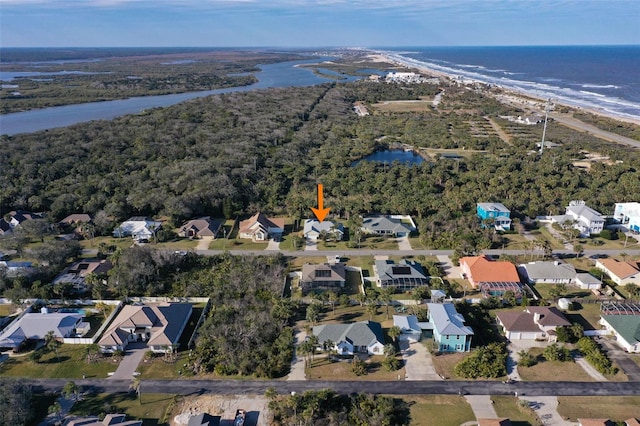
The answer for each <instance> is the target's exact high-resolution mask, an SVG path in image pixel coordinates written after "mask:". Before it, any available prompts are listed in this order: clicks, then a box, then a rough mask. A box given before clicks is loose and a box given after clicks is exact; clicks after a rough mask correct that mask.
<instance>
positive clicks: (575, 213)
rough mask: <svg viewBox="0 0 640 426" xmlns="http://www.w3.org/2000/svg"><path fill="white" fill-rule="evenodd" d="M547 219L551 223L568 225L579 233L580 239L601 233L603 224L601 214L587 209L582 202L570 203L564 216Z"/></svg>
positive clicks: (589, 208)
mask: <svg viewBox="0 0 640 426" xmlns="http://www.w3.org/2000/svg"><path fill="white" fill-rule="evenodd" d="M549 219H550V220H551V222H552V223H553V222H556V223H559V224H570V226H571V227H572V228H574V229H577V230H579V231H580V237H589V236H591V235H592V234H599V233H601V232H602V230H603V229H604V223H605V220H604V217H603V216H602V214H601V213H600V212H597V211H595V210H593V209H592V208H591V207H588V206H587V205H586V204H585V202H584V201H571V202H570V203H569V206H568V207H567V209H566V211H565V214H564V215H560V216H551V217H550V218H549Z"/></svg>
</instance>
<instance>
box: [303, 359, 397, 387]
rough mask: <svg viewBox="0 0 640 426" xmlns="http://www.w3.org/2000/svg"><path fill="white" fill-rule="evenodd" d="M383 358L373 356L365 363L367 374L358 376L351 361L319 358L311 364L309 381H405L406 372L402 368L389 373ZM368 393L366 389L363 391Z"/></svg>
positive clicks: (308, 373) (308, 370) (308, 371)
mask: <svg viewBox="0 0 640 426" xmlns="http://www.w3.org/2000/svg"><path fill="white" fill-rule="evenodd" d="M383 359H384V357H383V356H371V357H369V359H367V360H366V361H365V362H366V364H367V374H365V375H363V376H356V375H355V373H353V371H351V361H350V360H349V361H347V360H345V361H331V360H329V359H328V358H326V357H324V356H323V357H322V358H320V357H318V356H316V359H315V360H313V361H312V362H311V368H309V369H307V378H308V379H309V380H334V381H340V380H387V381H388V380H399V379H398V377H400V379H404V375H405V371H404V368H401V369H400V370H397V371H387V370H385V369H384V367H383V366H382V360H383ZM363 391H366V389H363Z"/></svg>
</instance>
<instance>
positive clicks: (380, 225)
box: [362, 216, 411, 234]
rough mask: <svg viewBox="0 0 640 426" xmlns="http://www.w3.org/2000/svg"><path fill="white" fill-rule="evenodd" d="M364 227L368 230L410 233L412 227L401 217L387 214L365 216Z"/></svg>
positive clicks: (373, 231)
mask: <svg viewBox="0 0 640 426" xmlns="http://www.w3.org/2000/svg"><path fill="white" fill-rule="evenodd" d="M362 229H363V230H364V231H366V232H372V233H379V232H383V231H386V232H392V233H394V234H395V233H398V232H406V233H410V232H411V228H410V227H409V226H407V225H405V224H404V223H402V222H401V221H400V220H399V219H391V218H389V217H386V216H376V217H365V218H364V219H363V220H362Z"/></svg>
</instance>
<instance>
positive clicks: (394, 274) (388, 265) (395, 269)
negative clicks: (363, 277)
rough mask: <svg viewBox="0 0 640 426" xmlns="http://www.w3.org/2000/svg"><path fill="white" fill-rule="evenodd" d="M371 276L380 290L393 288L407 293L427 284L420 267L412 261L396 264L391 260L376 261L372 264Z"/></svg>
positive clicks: (427, 279) (427, 281) (404, 260)
mask: <svg viewBox="0 0 640 426" xmlns="http://www.w3.org/2000/svg"><path fill="white" fill-rule="evenodd" d="M373 275H374V276H375V280H376V285H377V286H378V287H380V288H387V287H395V288H396V289H398V290H401V291H407V290H411V289H414V288H416V287H420V286H423V285H428V284H429V277H427V276H426V275H425V273H424V270H423V269H422V265H420V264H419V263H418V262H415V261H413V260H406V259H403V260H401V261H400V262H399V263H398V264H396V263H395V262H394V261H393V260H376V261H375V263H374V264H373Z"/></svg>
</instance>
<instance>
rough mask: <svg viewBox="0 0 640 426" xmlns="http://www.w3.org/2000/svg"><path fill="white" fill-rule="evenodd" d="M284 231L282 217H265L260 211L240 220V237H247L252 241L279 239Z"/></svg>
mask: <svg viewBox="0 0 640 426" xmlns="http://www.w3.org/2000/svg"><path fill="white" fill-rule="evenodd" d="M283 232H284V218H275V217H267V216H265V215H264V214H262V213H256V214H255V215H253V216H251V217H250V218H249V219H247V220H243V221H242V222H240V231H239V234H238V236H239V237H240V238H248V239H251V240H254V241H267V240H268V239H274V240H276V241H279V240H280V237H281V236H282V233H283Z"/></svg>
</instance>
